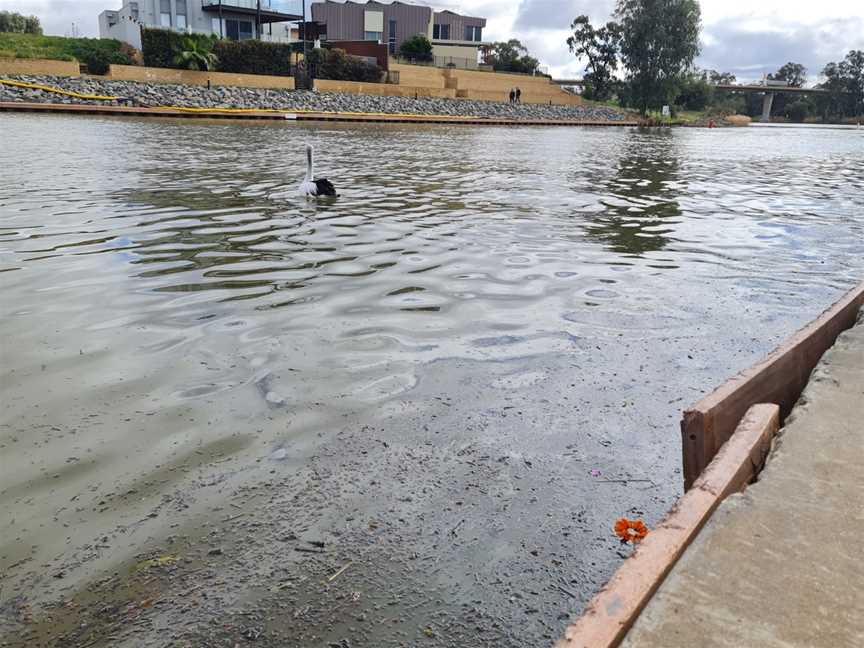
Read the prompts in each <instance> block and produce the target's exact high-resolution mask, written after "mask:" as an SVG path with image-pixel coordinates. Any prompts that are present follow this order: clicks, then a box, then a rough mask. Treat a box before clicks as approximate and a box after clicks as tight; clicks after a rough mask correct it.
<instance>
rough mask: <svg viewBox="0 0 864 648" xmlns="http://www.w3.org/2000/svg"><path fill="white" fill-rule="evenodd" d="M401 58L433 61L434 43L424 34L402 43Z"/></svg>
mask: <svg viewBox="0 0 864 648" xmlns="http://www.w3.org/2000/svg"><path fill="white" fill-rule="evenodd" d="M399 56H401V57H402V58H405V59H411V60H413V61H431V60H432V43H430V42H429V39H428V38H426V37H425V36H423V35H422V34H417V35H416V36H412V37H411V38H409V39H408V40H406V41H405V42H404V43H402V46H401V47H400V48H399Z"/></svg>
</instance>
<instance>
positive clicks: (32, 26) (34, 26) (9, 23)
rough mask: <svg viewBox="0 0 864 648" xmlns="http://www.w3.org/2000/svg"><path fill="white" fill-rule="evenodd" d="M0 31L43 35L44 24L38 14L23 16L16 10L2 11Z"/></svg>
mask: <svg viewBox="0 0 864 648" xmlns="http://www.w3.org/2000/svg"><path fill="white" fill-rule="evenodd" d="M0 32H12V33H15V34H35V35H37V36H41V35H42V25H40V24H39V19H38V18H37V17H36V16H23V15H21V14H19V13H17V12H14V11H0Z"/></svg>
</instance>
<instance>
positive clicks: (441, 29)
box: [432, 25, 450, 40]
mask: <svg viewBox="0 0 864 648" xmlns="http://www.w3.org/2000/svg"><path fill="white" fill-rule="evenodd" d="M432 40H450V25H434V26H433V27H432Z"/></svg>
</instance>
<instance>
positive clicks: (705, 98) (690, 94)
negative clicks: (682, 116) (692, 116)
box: [675, 74, 714, 110]
mask: <svg viewBox="0 0 864 648" xmlns="http://www.w3.org/2000/svg"><path fill="white" fill-rule="evenodd" d="M713 91H714V89H713V88H712V87H711V86H710V85H709V84H708V82H707V81H706V80H705V79H704V78H703V77H701V76H698V75H696V74H688V75H685V76H684V78H682V79H681V80H680V82H679V86H678V96H677V97H676V98H675V103H676V104H678V105H679V106H681V107H682V108H683V109H684V110H705V108H706V107H707V106H708V105H709V104H710V103H711V102H712V99H713V96H714V95H713Z"/></svg>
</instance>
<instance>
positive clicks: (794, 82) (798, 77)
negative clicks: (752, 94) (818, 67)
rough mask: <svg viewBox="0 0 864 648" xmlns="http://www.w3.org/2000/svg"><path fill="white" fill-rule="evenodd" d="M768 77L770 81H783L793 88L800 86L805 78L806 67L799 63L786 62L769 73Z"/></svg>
mask: <svg viewBox="0 0 864 648" xmlns="http://www.w3.org/2000/svg"><path fill="white" fill-rule="evenodd" d="M768 78H769V79H771V80H772V81H785V82H786V85H789V86H792V87H793V88H800V87H801V86H803V85H804V82H805V81H806V80H807V68H805V67H804V66H803V65H801V64H800V63H792V62H791V61H790V62H789V63H786V64H785V65H784V66H783V67H781V68H780V69H779V70H777V72H775V73H774V74H769V75H768Z"/></svg>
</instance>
